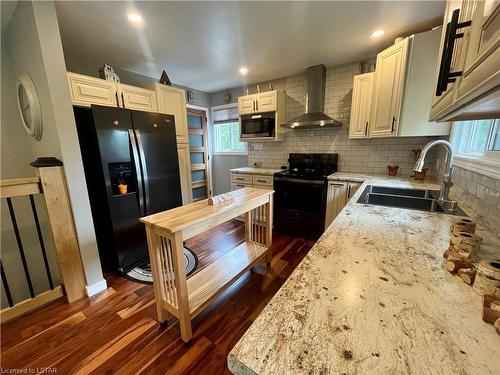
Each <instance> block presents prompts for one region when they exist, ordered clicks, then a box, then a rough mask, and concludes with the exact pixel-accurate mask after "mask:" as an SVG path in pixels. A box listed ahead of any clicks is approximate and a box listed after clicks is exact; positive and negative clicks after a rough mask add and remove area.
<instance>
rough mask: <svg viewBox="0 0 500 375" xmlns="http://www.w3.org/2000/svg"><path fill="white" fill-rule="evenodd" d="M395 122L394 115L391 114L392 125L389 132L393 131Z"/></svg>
mask: <svg viewBox="0 0 500 375" xmlns="http://www.w3.org/2000/svg"><path fill="white" fill-rule="evenodd" d="M395 123H396V117H394V116H392V127H391V133H394V124H395Z"/></svg>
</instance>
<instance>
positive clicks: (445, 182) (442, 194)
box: [415, 139, 453, 202]
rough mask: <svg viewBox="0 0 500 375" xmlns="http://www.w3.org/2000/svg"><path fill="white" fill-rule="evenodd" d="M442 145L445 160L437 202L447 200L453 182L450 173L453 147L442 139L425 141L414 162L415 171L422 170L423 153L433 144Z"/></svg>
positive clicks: (425, 153)
mask: <svg viewBox="0 0 500 375" xmlns="http://www.w3.org/2000/svg"><path fill="white" fill-rule="evenodd" d="M438 145H442V146H444V148H445V149H446V151H447V152H446V160H445V171H444V174H443V177H441V189H440V190H439V197H438V199H437V201H438V202H447V201H449V197H448V194H449V193H450V188H451V187H452V186H453V182H452V181H451V175H452V174H453V167H452V163H453V149H452V147H451V144H450V143H449V142H447V141H443V140H441V139H438V140H436V141H432V142H429V143H427V144H426V145H425V146H424V148H423V149H422V152H421V153H420V157H419V158H418V160H417V163H416V164H415V171H417V172H422V170H423V169H424V161H425V155H427V152H428V151H429V150H430V149H431V148H432V147H434V146H438Z"/></svg>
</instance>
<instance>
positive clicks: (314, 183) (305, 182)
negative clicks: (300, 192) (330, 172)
mask: <svg viewBox="0 0 500 375" xmlns="http://www.w3.org/2000/svg"><path fill="white" fill-rule="evenodd" d="M274 181H284V182H296V183H298V184H309V185H325V181H321V180H301V179H297V178H288V177H275V178H274Z"/></svg>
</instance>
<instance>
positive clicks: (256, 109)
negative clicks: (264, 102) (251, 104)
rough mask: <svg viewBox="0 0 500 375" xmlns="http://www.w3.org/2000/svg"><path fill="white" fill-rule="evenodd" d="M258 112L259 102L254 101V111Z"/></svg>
mask: <svg viewBox="0 0 500 375" xmlns="http://www.w3.org/2000/svg"><path fill="white" fill-rule="evenodd" d="M258 110H259V101H258V100H257V99H255V111H258Z"/></svg>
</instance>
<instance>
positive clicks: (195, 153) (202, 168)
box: [187, 108, 211, 202]
mask: <svg viewBox="0 0 500 375" xmlns="http://www.w3.org/2000/svg"><path fill="white" fill-rule="evenodd" d="M187 118H188V133H189V151H190V160H191V181H192V187H191V188H192V189H193V202H194V201H198V200H201V199H205V198H207V197H208V196H209V195H210V194H211V191H210V175H209V174H210V173H209V168H208V167H209V166H208V162H209V156H208V136H207V115H206V112H205V111H202V110H198V109H192V108H188V109H187Z"/></svg>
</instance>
